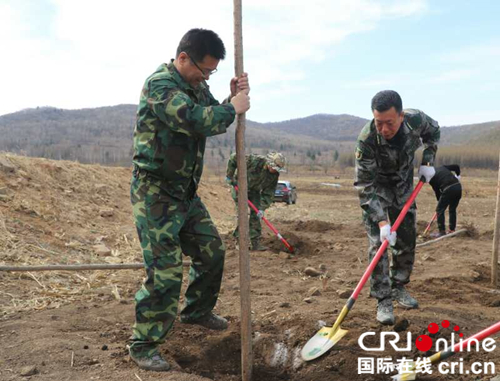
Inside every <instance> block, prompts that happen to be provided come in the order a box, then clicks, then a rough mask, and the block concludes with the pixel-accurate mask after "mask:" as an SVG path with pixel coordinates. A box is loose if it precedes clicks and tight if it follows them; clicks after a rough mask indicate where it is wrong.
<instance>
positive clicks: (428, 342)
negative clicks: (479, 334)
mask: <svg viewBox="0 0 500 381" xmlns="http://www.w3.org/2000/svg"><path fill="white" fill-rule="evenodd" d="M441 327H443V328H448V327H450V322H449V321H448V320H443V321H442V322H441ZM439 329H440V328H439V325H438V324H436V323H431V324H429V325H428V326H427V330H428V331H429V334H431V335H433V334H436V333H438V332H439ZM453 331H454V332H452V333H451V344H448V343H447V341H446V340H445V339H444V338H440V339H438V340H436V343H434V342H433V340H432V338H431V337H430V336H429V335H420V336H418V337H417V338H416V340H415V346H416V347H417V349H418V350H419V351H420V352H427V351H429V350H431V348H432V347H433V346H434V345H435V346H436V351H439V350H440V349H439V348H440V345H443V346H444V347H445V349H448V347H453V346H454V345H455V334H458V336H459V337H460V338H461V339H460V341H462V340H463V339H462V338H463V337H464V334H463V333H459V332H458V331H460V327H459V326H458V325H455V326H454V327H453ZM369 336H376V333H375V332H365V333H363V334H362V335H361V336H360V337H359V339H358V344H359V346H360V347H361V349H363V350H365V351H375V352H383V351H385V345H386V340H387V343H388V344H389V345H390V346H391V347H392V348H393V349H394V350H395V351H397V352H409V351H411V350H412V343H413V339H412V334H411V332H407V334H406V346H401V345H404V344H405V343H404V342H401V341H400V340H401V337H400V336H399V334H398V333H397V332H380V344H379V346H378V347H367V346H366V345H365V343H364V340H365V338H367V337H369ZM487 340H488V339H487ZM487 340H485V341H487ZM476 341H477V340H476ZM485 341H483V343H484V342H485ZM493 344H494V343H488V345H493ZM485 350H488V349H486V348H485Z"/></svg>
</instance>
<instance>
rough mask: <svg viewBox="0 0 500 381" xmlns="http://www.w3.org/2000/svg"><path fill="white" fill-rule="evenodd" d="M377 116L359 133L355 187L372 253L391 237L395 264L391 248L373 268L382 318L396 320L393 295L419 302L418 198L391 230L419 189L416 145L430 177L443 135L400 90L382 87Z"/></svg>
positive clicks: (411, 304)
mask: <svg viewBox="0 0 500 381" xmlns="http://www.w3.org/2000/svg"><path fill="white" fill-rule="evenodd" d="M372 112H373V117H374V119H372V121H371V122H368V123H367V124H366V125H365V127H364V128H363V130H362V131H361V133H360V134H359V137H358V141H357V146H356V179H355V183H354V185H355V187H356V188H357V189H358V191H359V199H360V204H361V208H362V209H363V221H364V223H365V227H366V231H367V233H368V240H369V244H370V247H369V250H368V254H369V259H370V261H371V260H372V258H373V257H374V256H375V253H376V252H377V250H378V248H379V247H380V245H381V243H382V241H384V240H385V239H389V242H390V245H391V251H392V267H391V273H390V276H389V259H388V254H387V251H386V252H385V253H384V255H383V256H382V258H381V259H380V261H379V263H378V264H377V266H376V267H375V269H374V270H373V273H372V276H371V279H370V281H371V295H372V296H374V297H375V298H377V300H378V308H377V320H378V321H379V322H381V323H382V324H394V313H393V306H392V301H393V300H394V301H396V302H398V304H400V305H401V306H402V307H404V308H417V307H418V303H417V301H416V300H415V299H414V298H412V297H411V296H410V295H409V293H408V292H407V291H406V289H405V284H407V283H408V282H409V281H410V275H411V272H412V269H413V262H414V259H415V244H416V235H417V234H416V205H415V204H413V205H412V206H411V207H410V210H409V211H408V213H407V214H406V217H405V219H404V220H403V222H402V224H401V225H400V227H399V229H398V231H397V235H396V233H392V234H391V233H390V230H391V225H390V224H391V223H394V222H395V220H396V219H397V217H398V215H399V213H400V211H401V209H402V208H403V205H404V203H405V202H406V201H407V200H408V198H409V197H410V195H411V193H412V191H413V166H414V156H415V151H416V150H417V149H418V148H419V147H420V146H421V145H422V142H421V141H423V143H424V147H425V148H424V152H423V160H422V165H421V166H420V169H419V177H422V176H424V177H425V181H426V182H429V181H430V180H431V178H432V176H433V175H434V173H435V170H434V167H433V163H434V158H435V155H436V151H437V143H438V141H439V137H440V130H439V125H438V123H437V122H436V121H435V120H433V119H431V118H430V117H429V116H427V115H426V114H424V113H423V112H422V111H419V110H412V109H405V110H403V104H402V101H401V97H400V96H399V94H398V93H396V92H395V91H391V90H387V91H381V92H379V93H377V94H376V95H375V96H374V97H373V99H372Z"/></svg>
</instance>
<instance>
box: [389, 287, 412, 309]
mask: <svg viewBox="0 0 500 381" xmlns="http://www.w3.org/2000/svg"><path fill="white" fill-rule="evenodd" d="M392 300H394V301H396V302H397V303H398V304H399V305H400V306H401V307H403V308H407V309H413V308H418V302H417V300H416V299H415V298H412V297H411V296H410V294H409V293H408V291H406V288H405V287H404V286H398V287H394V288H393V289H392Z"/></svg>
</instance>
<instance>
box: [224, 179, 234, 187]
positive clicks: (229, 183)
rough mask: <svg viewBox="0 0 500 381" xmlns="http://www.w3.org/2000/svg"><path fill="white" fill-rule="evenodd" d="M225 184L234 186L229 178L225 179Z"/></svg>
mask: <svg viewBox="0 0 500 381" xmlns="http://www.w3.org/2000/svg"><path fill="white" fill-rule="evenodd" d="M226 184H227V185H231V186H232V185H234V180H233V179H232V178H230V177H226Z"/></svg>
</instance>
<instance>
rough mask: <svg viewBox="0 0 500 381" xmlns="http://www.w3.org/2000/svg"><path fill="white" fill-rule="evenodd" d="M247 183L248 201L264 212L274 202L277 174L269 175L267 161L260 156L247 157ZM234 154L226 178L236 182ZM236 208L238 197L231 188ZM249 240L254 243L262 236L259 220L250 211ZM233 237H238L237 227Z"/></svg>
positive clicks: (236, 171) (230, 159) (236, 173)
mask: <svg viewBox="0 0 500 381" xmlns="http://www.w3.org/2000/svg"><path fill="white" fill-rule="evenodd" d="M246 159H247V179H248V180H247V181H248V199H249V200H250V201H251V202H252V203H253V204H254V205H255V207H256V208H257V209H258V210H262V211H264V210H266V209H267V208H269V207H270V206H271V204H272V203H273V201H274V192H275V190H276V185H277V184H278V179H279V175H280V174H279V172H276V173H271V172H269V169H267V159H266V158H265V157H264V156H261V155H255V154H251V155H247V156H246ZM236 165H237V163H236V154H235V153H233V154H232V155H231V157H230V158H229V161H228V163H227V173H226V177H228V178H230V179H233V182H234V183H235V184H237V182H238V170H237V169H236ZM231 196H232V197H233V200H234V202H235V203H236V207H238V196H237V194H236V191H235V189H234V187H233V189H232V191H231ZM249 225H250V227H249V229H250V240H252V241H255V240H258V239H259V238H260V236H261V235H262V227H261V225H260V219H259V217H258V216H257V214H256V213H255V212H254V211H253V210H252V211H251V212H250V220H249ZM234 236H236V237H237V236H238V227H237V228H236V230H235V231H234Z"/></svg>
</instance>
